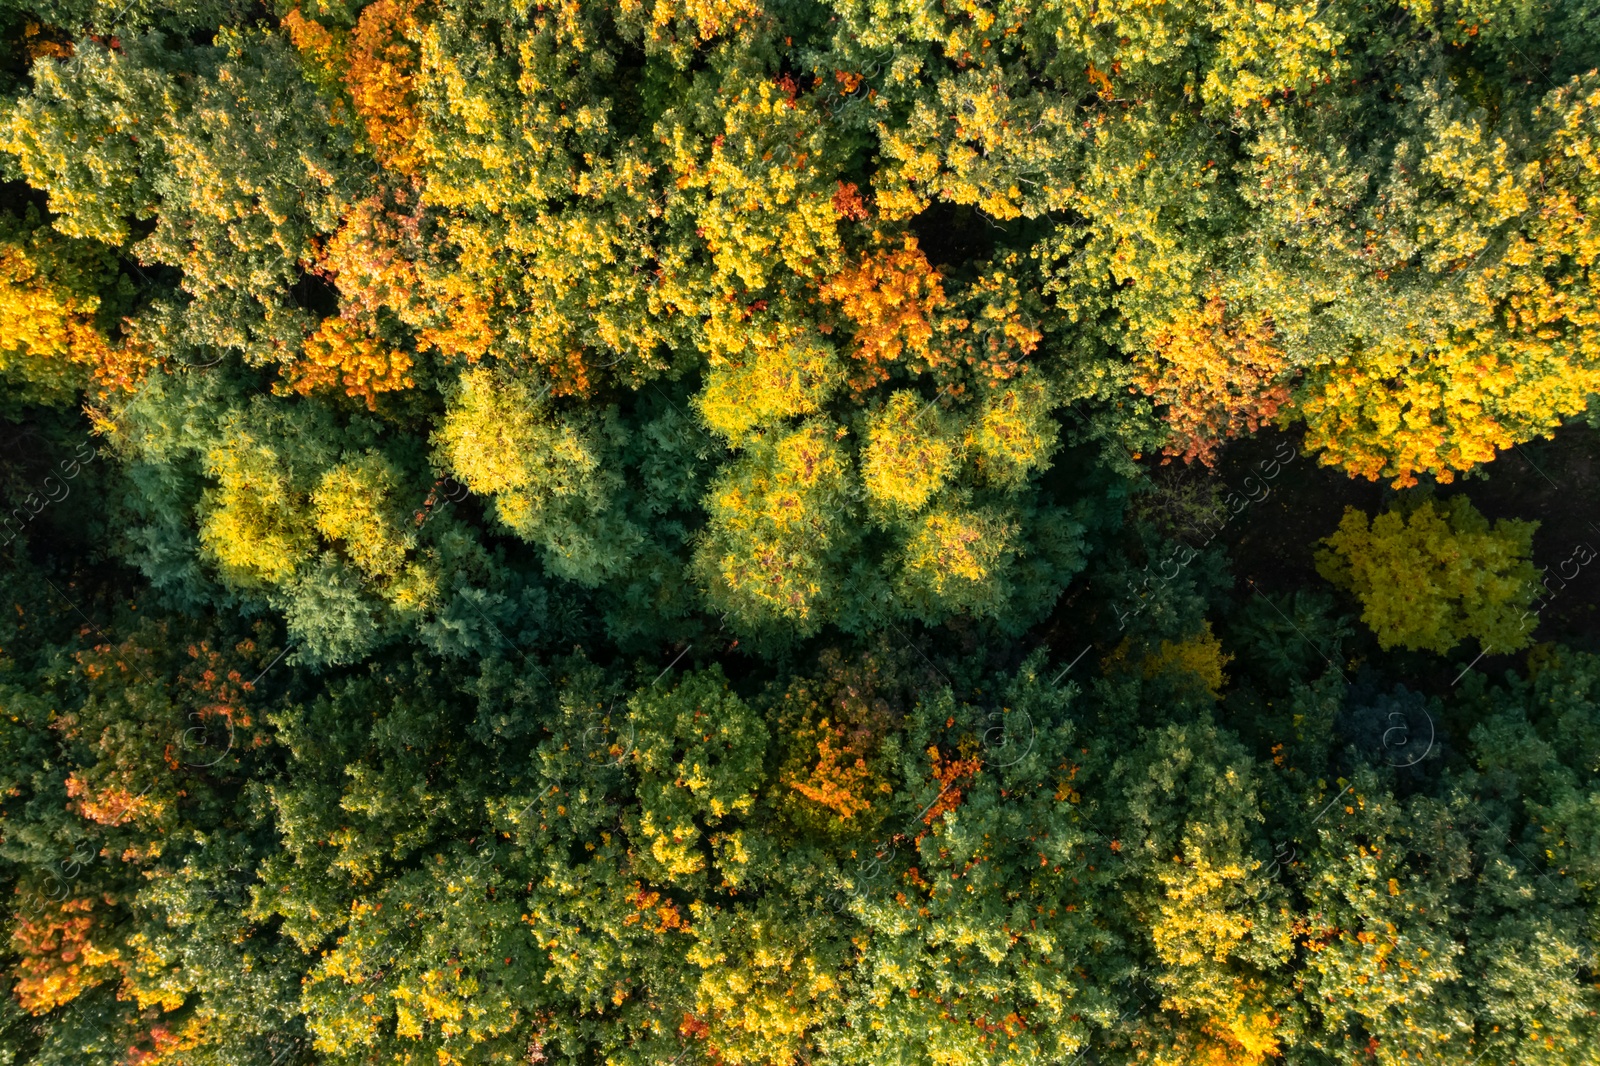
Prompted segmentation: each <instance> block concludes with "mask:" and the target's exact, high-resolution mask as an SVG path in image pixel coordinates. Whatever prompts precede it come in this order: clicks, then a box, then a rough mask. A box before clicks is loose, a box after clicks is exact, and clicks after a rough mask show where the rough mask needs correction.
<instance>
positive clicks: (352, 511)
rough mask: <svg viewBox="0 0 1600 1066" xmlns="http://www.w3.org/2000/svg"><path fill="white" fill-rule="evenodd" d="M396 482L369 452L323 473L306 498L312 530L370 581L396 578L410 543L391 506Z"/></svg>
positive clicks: (408, 533)
mask: <svg viewBox="0 0 1600 1066" xmlns="http://www.w3.org/2000/svg"><path fill="white" fill-rule="evenodd" d="M397 480H398V479H397V478H396V476H395V472H394V469H393V467H391V466H390V465H389V463H388V462H387V461H386V460H385V459H384V458H383V456H382V455H381V454H379V453H377V452H369V453H368V454H367V455H365V456H362V457H361V458H359V459H357V460H355V461H354V462H346V463H340V464H339V465H338V466H336V467H333V468H332V469H330V470H328V471H327V472H326V473H324V474H323V475H322V481H321V483H320V484H319V485H318V486H317V490H316V491H315V492H314V493H312V496H311V501H312V503H313V504H314V505H315V507H316V526H317V531H318V532H319V533H321V534H322V535H323V536H324V537H326V538H327V539H328V540H330V541H339V542H341V543H342V544H343V545H344V550H345V553H346V554H347V555H349V557H350V559H351V561H353V562H354V563H355V564H356V565H357V566H359V567H360V568H361V569H362V570H363V571H365V572H366V573H368V574H371V575H373V576H375V577H376V576H388V575H392V574H395V573H397V572H398V571H399V570H400V568H401V567H402V566H403V565H404V564H405V557H406V551H407V550H408V549H409V548H410V547H411V545H412V544H413V543H414V542H415V540H416V536H415V532H414V531H411V530H407V529H406V527H405V526H404V524H403V519H404V515H403V514H402V513H400V512H398V511H397V510H396V507H395V500H394V496H395V490H396V488H397Z"/></svg>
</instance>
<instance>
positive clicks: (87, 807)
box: [67, 771, 160, 825]
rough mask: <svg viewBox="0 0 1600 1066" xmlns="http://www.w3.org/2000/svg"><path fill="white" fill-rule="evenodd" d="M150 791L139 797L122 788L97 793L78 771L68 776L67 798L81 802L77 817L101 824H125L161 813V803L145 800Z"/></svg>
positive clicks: (154, 800)
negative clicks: (130, 820) (140, 817)
mask: <svg viewBox="0 0 1600 1066" xmlns="http://www.w3.org/2000/svg"><path fill="white" fill-rule="evenodd" d="M148 792H149V789H148V788H146V789H145V790H144V791H143V792H140V793H138V794H137V795H136V794H134V793H133V792H132V791H131V790H129V789H127V788H124V787H122V786H120V785H111V786H108V787H106V788H102V789H101V790H100V791H98V792H96V791H94V789H93V787H92V786H90V785H89V783H88V782H86V781H84V780H83V779H82V778H81V777H79V776H78V773H77V771H73V772H72V773H70V774H68V775H67V796H68V797H69V798H71V799H75V800H77V801H78V814H79V815H81V816H82V817H84V818H87V819H88V820H89V821H91V822H94V823H96V824H98V825H122V824H123V823H124V822H126V821H127V820H129V819H130V818H137V817H139V816H140V815H144V814H150V813H153V812H156V811H158V810H159V809H160V803H159V802H158V801H157V800H156V799H154V798H146V796H147V794H148Z"/></svg>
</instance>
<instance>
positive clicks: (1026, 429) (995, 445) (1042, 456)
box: [967, 376, 1059, 487]
mask: <svg viewBox="0 0 1600 1066" xmlns="http://www.w3.org/2000/svg"><path fill="white" fill-rule="evenodd" d="M1050 406H1051V405H1050V393H1049V390H1048V389H1047V388H1046V386H1045V384H1044V383H1043V382H1042V381H1040V380H1039V378H1038V377H1037V376H1031V377H1030V376H1025V377H1023V378H1019V379H1017V380H1015V381H1012V382H1008V383H1006V384H1004V385H999V386H996V387H994V388H993V389H992V390H991V391H990V392H989V393H988V394H987V395H986V396H985V397H984V399H983V405H982V407H981V408H980V410H979V412H978V416H977V419H976V422H975V424H974V425H973V426H972V427H971V428H970V429H969V430H968V432H967V447H968V449H969V450H970V451H971V452H972V453H973V454H974V457H975V458H976V459H977V461H978V466H979V468H980V469H981V470H983V471H984V473H985V474H986V475H987V476H988V478H989V480H991V481H993V482H996V483H998V484H1000V485H1006V486H1013V487H1014V486H1018V485H1020V484H1021V483H1022V482H1023V481H1025V480H1026V479H1027V477H1028V475H1029V474H1030V473H1032V472H1033V471H1034V470H1038V469H1042V468H1043V467H1044V466H1045V464H1046V463H1047V462H1049V459H1050V456H1051V454H1052V453H1054V451H1055V448H1056V443H1057V434H1058V433H1059V427H1058V426H1057V425H1056V422H1055V420H1054V419H1052V418H1051V417H1050Z"/></svg>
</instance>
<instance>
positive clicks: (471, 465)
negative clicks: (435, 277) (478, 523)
mask: <svg viewBox="0 0 1600 1066" xmlns="http://www.w3.org/2000/svg"><path fill="white" fill-rule="evenodd" d="M434 444H435V446H436V447H437V448H438V452H439V456H440V459H441V460H442V462H443V464H444V466H445V467H446V468H447V469H449V470H450V471H451V473H452V474H453V475H454V476H455V477H457V478H459V479H460V480H461V482H462V483H463V484H464V485H466V486H467V488H469V489H471V490H472V491H473V492H475V493H478V494H479V495H483V496H493V497H494V499H495V509H496V511H497V512H498V513H499V515H500V519H501V520H502V521H503V522H505V523H506V525H508V526H510V527H511V528H512V529H514V530H516V531H517V532H518V533H519V534H521V535H523V536H525V537H531V536H532V535H533V533H534V531H536V530H537V529H538V528H539V527H540V525H541V523H542V521H543V519H544V512H545V509H546V508H547V507H548V506H549V505H550V504H551V503H552V501H555V500H558V499H561V498H564V497H578V496H587V495H589V494H591V492H592V490H593V484H592V477H593V475H594V474H595V473H596V472H597V468H598V466H599V460H598V459H597V458H596V455H595V453H594V450H593V446H592V444H591V442H590V441H588V440H587V439H586V438H585V437H584V435H583V434H581V433H580V432H579V431H578V430H577V429H576V428H575V427H574V426H572V425H570V424H568V423H567V422H565V421H562V420H559V419H556V418H553V417H552V416H551V414H550V412H549V409H548V407H547V405H546V404H544V403H543V402H542V397H541V395H538V394H535V392H534V391H533V389H532V387H531V386H529V385H528V384H527V383H525V382H523V381H520V380H517V379H507V378H503V377H502V378H496V376H495V375H494V374H492V373H490V372H489V371H488V370H472V371H469V372H467V373H466V374H463V375H462V376H461V382H460V388H459V389H458V391H457V393H456V395H455V397H454V398H453V400H452V401H451V403H450V406H449V408H448V409H447V410H446V412H445V418H444V422H443V424H442V425H441V426H440V427H439V430H438V432H437V433H436V434H435V437H434Z"/></svg>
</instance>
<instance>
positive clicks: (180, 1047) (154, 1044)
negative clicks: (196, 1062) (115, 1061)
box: [128, 1018, 205, 1066]
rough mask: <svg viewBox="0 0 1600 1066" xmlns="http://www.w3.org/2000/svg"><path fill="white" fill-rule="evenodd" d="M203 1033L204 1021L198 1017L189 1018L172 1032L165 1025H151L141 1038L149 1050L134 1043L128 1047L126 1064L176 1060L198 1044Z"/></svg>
mask: <svg viewBox="0 0 1600 1066" xmlns="http://www.w3.org/2000/svg"><path fill="white" fill-rule="evenodd" d="M204 1033H205V1023H204V1021H203V1020H202V1019H200V1018H189V1019H188V1020H187V1021H185V1022H184V1023H183V1025H182V1026H181V1027H180V1028H179V1029H178V1030H177V1031H176V1032H174V1031H173V1030H171V1029H169V1028H167V1027H166V1026H165V1025H153V1026H151V1027H150V1031H149V1032H148V1033H145V1034H144V1036H143V1037H142V1038H141V1039H142V1040H145V1041H148V1042H149V1044H150V1048H149V1050H148V1051H147V1050H145V1049H144V1048H142V1047H138V1046H137V1045H135V1046H134V1047H131V1048H129V1049H128V1066H161V1064H162V1063H167V1062H178V1061H181V1057H182V1055H183V1053H184V1052H186V1051H193V1050H194V1049H195V1048H197V1047H199V1046H200V1041H201V1040H202V1039H203V1037H204Z"/></svg>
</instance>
